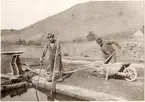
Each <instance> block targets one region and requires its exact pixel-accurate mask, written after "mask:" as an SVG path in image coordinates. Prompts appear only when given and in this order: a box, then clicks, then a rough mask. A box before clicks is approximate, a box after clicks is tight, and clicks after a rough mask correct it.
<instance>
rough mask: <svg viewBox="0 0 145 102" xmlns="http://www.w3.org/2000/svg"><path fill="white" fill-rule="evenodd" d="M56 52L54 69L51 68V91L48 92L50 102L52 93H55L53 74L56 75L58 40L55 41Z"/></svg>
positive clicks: (52, 97)
mask: <svg viewBox="0 0 145 102" xmlns="http://www.w3.org/2000/svg"><path fill="white" fill-rule="evenodd" d="M56 41H57V42H56V52H55V61H54V68H53V75H52V88H51V90H50V95H51V97H50V100H51V101H54V93H55V87H56V83H55V80H54V79H55V74H56V72H55V71H56V65H57V64H58V63H57V57H58V53H59V52H58V47H59V46H58V40H57V39H56Z"/></svg>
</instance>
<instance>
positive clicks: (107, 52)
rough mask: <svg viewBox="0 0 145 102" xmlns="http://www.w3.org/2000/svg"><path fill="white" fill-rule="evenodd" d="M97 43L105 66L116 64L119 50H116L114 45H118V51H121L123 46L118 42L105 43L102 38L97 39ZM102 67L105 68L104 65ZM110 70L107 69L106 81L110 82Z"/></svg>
mask: <svg viewBox="0 0 145 102" xmlns="http://www.w3.org/2000/svg"><path fill="white" fill-rule="evenodd" d="M96 42H97V43H98V44H99V45H100V48H101V51H102V54H103V60H104V64H109V63H116V52H117V51H118V50H115V49H114V47H113V44H114V45H116V46H117V47H118V49H121V46H120V45H119V44H118V43H117V42H116V41H103V40H102V39H101V38H97V39H96ZM101 66H102V67H104V65H103V64H101ZM109 70H110V69H109V68H107V72H106V80H108V74H109Z"/></svg>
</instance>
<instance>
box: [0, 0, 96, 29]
mask: <svg viewBox="0 0 145 102" xmlns="http://www.w3.org/2000/svg"><path fill="white" fill-rule="evenodd" d="M88 1H91V0H1V29H22V28H24V27H26V26H29V25H31V24H33V23H35V22H37V21H39V20H42V19H44V18H46V17H48V16H51V15H54V14H57V13H59V12H61V11H64V10H66V9H68V8H70V7H72V6H73V5H75V4H78V3H83V2H88ZM93 1H95V0H93Z"/></svg>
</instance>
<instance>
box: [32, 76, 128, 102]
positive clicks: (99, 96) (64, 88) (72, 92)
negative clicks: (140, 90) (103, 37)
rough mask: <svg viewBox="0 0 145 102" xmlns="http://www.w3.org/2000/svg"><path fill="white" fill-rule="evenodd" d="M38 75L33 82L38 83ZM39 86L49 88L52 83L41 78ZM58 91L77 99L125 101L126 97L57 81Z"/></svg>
mask: <svg viewBox="0 0 145 102" xmlns="http://www.w3.org/2000/svg"><path fill="white" fill-rule="evenodd" d="M37 79H38V76H35V77H33V78H32V84H33V85H36V84H37V83H38V82H37V81H38V80H37ZM38 87H40V88H44V89H47V90H51V89H52V83H51V82H48V81H47V80H46V79H44V78H42V77H41V78H40V80H39V84H38ZM56 93H61V94H64V95H68V96H71V97H74V98H77V99H82V100H90V101H107V100H112V101H115V100H116V101H124V100H126V99H124V98H121V97H116V96H112V95H109V94H105V93H102V92H95V91H93V90H87V89H83V88H80V87H79V86H78V87H76V86H70V85H66V84H62V83H57V84H56Z"/></svg>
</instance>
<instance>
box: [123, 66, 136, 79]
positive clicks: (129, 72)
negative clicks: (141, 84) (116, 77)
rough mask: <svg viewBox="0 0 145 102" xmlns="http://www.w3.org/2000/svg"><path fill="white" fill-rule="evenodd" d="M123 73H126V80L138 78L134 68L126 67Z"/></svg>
mask: <svg viewBox="0 0 145 102" xmlns="http://www.w3.org/2000/svg"><path fill="white" fill-rule="evenodd" d="M123 73H124V74H125V76H126V77H125V80H126V81H135V80H136V78H137V72H136V70H135V69H134V68H131V67H128V68H126V69H124V71H123Z"/></svg>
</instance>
